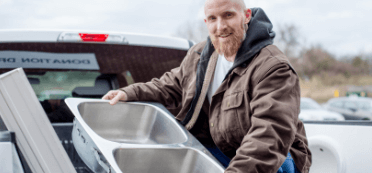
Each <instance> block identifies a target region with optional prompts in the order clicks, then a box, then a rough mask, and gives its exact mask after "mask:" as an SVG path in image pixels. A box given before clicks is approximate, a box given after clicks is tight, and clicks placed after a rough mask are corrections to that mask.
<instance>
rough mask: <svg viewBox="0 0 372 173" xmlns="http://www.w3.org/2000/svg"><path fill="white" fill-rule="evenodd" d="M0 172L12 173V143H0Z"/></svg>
mask: <svg viewBox="0 0 372 173" xmlns="http://www.w3.org/2000/svg"><path fill="white" fill-rule="evenodd" d="M0 172H3V173H6V172H9V173H11V172H13V158H12V143H11V142H0Z"/></svg>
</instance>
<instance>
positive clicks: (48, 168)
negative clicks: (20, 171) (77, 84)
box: [0, 68, 76, 173]
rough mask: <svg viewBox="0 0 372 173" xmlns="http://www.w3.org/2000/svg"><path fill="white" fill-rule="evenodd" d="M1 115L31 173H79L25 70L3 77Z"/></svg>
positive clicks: (1, 76)
mask: <svg viewBox="0 0 372 173" xmlns="http://www.w3.org/2000/svg"><path fill="white" fill-rule="evenodd" d="M0 116H1V117H2V119H3V121H4V123H5V125H6V126H7V128H8V130H9V131H14V132H15V136H16V143H17V145H18V147H19V149H20V150H21V152H22V153H23V155H24V157H25V160H26V162H27V163H28V165H29V166H30V169H31V171H32V172H37V173H76V170H75V169H74V166H73V165H72V163H71V160H70V159H69V157H68V155H67V153H66V151H65V150H64V149H63V146H62V144H61V143H60V141H59V139H58V136H57V134H56V133H55V131H54V129H53V127H52V124H51V123H50V121H49V120H48V117H47V115H46V114H45V112H44V110H43V108H42V106H41V105H40V103H39V101H38V99H37V97H36V94H35V93H34V91H33V89H32V87H31V85H30V83H29V82H28V80H27V77H26V75H25V73H24V71H23V69H22V68H17V69H14V70H12V71H10V72H7V73H4V74H2V75H0Z"/></svg>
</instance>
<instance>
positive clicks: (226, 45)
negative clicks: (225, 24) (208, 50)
mask: <svg viewBox="0 0 372 173" xmlns="http://www.w3.org/2000/svg"><path fill="white" fill-rule="evenodd" d="M241 26H242V27H241V28H238V29H233V28H230V27H229V28H226V29H225V30H224V31H222V32H216V33H215V34H210V36H211V40H212V44H213V46H214V48H215V49H216V51H217V53H218V54H221V55H224V56H225V57H230V56H233V55H234V54H236V53H237V52H238V50H239V48H240V46H241V44H242V42H243V40H244V39H245V36H246V35H245V34H246V33H245V32H246V29H245V26H244V24H242V25H241ZM229 33H232V34H231V35H230V36H228V37H227V38H225V41H224V42H220V40H219V39H220V38H218V37H216V36H215V35H224V34H229Z"/></svg>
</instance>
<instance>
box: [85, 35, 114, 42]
mask: <svg viewBox="0 0 372 173" xmlns="http://www.w3.org/2000/svg"><path fill="white" fill-rule="evenodd" d="M79 36H80V38H81V39H82V40H83V41H93V42H105V41H106V39H107V37H108V34H85V33H79Z"/></svg>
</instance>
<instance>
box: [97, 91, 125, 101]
mask: <svg viewBox="0 0 372 173" xmlns="http://www.w3.org/2000/svg"><path fill="white" fill-rule="evenodd" d="M102 99H103V100H111V101H110V105H115V104H116V103H118V102H119V100H122V101H126V100H127V94H126V93H125V92H124V91H121V90H111V91H109V92H108V93H107V94H106V95H104V96H103V97H102Z"/></svg>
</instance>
